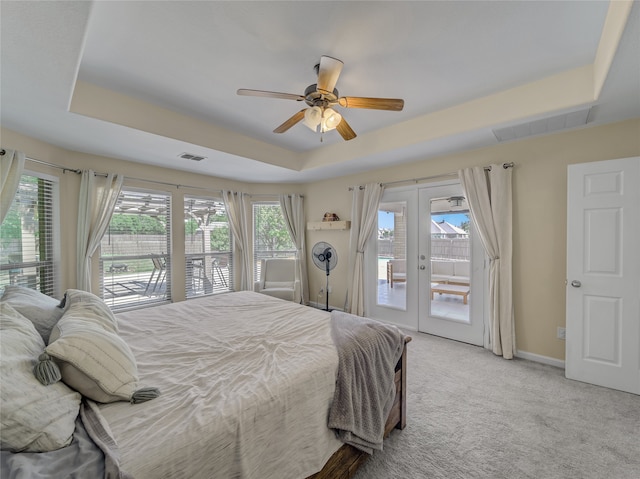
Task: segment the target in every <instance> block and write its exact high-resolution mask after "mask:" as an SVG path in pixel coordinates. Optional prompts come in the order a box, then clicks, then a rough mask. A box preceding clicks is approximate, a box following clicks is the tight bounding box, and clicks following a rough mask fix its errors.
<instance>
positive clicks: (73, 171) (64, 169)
mask: <svg viewBox="0 0 640 479" xmlns="http://www.w3.org/2000/svg"><path fill="white" fill-rule="evenodd" d="M5 154H6V150H5V149H4V148H2V149H0V156H4V155H5ZM25 160H28V161H31V162H33V163H39V164H41V165H45V166H49V167H51V168H57V169H59V170H62V172H63V173H64V172H67V171H70V172H72V173H76V174H78V175H80V174H82V170H78V169H74V168H67V167H65V166H60V165H56V164H55V163H49V162H48V161H42V160H38V159H36V158H30V157H28V156H27V157H25ZM94 175H95V176H103V177H106V176H107V173H97V172H94ZM125 178H126V179H127V180H135V181H145V182H147V183H154V184H158V185H165V186H174V187H176V188H178V189H180V188H191V189H194V190H205V191H209V192H212V193H214V192H218V191H219V192H222V190H214V189H211V188H206V187H204V186H190V185H181V184H178V183H168V182H166V181H156V180H149V179H146V178H136V177H134V176H125Z"/></svg>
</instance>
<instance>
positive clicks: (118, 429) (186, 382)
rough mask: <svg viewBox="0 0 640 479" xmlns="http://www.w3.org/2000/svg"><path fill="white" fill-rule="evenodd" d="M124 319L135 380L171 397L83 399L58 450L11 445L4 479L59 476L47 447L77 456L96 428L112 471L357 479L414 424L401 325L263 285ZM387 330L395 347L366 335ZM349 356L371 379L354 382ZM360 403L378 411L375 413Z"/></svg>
mask: <svg viewBox="0 0 640 479" xmlns="http://www.w3.org/2000/svg"><path fill="white" fill-rule="evenodd" d="M87 294H88V293H84V292H74V295H75V296H72V298H76V297H83V298H84V297H85V296H86V295H87ZM3 299H4V298H3ZM96 307H98V308H99V309H100V308H101V306H100V305H98V306H96ZM68 310H69V305H68V304H66V305H65V309H64V311H67V312H65V313H64V315H66V314H68ZM101 311H102V310H101ZM3 312H4V310H3ZM64 315H63V316H62V317H63V318H64V317H65V316H64ZM116 321H117V328H118V330H117V335H118V336H119V337H120V338H121V339H122V340H123V341H124V343H126V345H127V347H128V348H130V351H131V353H132V354H133V356H134V357H135V367H136V379H137V380H136V382H135V388H138V391H141V390H149V389H152V388H158V390H159V392H160V395H159V396H158V397H156V398H154V399H151V400H149V401H147V402H142V403H140V404H131V402H129V401H125V400H117V399H116V400H113V401H112V402H106V403H103V402H96V401H92V400H88V399H87V398H86V397H84V398H82V399H81V406H80V407H81V411H80V412H81V414H80V416H79V418H77V419H76V422H75V425H74V426H75V432H74V436H73V438H74V439H73V441H72V443H71V444H70V445H69V446H68V447H65V448H62V449H60V450H57V451H53V452H51V453H50V452H43V453H24V452H22V453H13V452H7V451H3V452H2V477H3V478H4V477H7V478H9V477H21V476H20V475H19V474H14V473H13V472H12V471H15V470H16V469H18V470H20V469H22V468H24V467H29V468H31V474H32V475H31V476H29V477H37V476H38V475H40V474H41V476H42V477H49V476H47V468H48V467H49V466H48V462H47V461H48V459H47V455H50V454H54V455H55V454H60V451H63V452H66V453H67V454H71V455H75V456H76V457H77V454H76V453H75V452H73V451H74V447H75V448H76V449H77V448H78V447H85V446H84V442H85V440H86V436H88V437H89V438H90V439H91V440H90V441H88V442H89V443H91V442H92V441H93V443H94V444H97V445H99V446H100V447H101V448H102V449H104V450H106V454H104V456H103V462H104V464H102V468H103V474H102V475H103V476H104V477H133V478H135V479H146V478H153V479H156V478H164V477H166V478H180V477H184V478H187V477H188V478H197V477H203V478H235V477H237V478H247V479H249V478H258V477H259V478H261V479H266V478H278V479H286V478H299V479H303V478H313V479H325V478H331V479H339V478H343V477H344V478H348V477H351V476H352V475H353V473H354V472H355V470H356V469H357V467H358V465H359V464H360V463H361V462H362V461H364V460H365V459H366V458H367V457H368V455H369V453H371V452H372V451H373V450H379V449H381V448H382V436H383V435H384V436H386V435H388V434H389V433H390V432H391V430H392V429H393V428H399V429H402V428H404V426H405V423H406V406H405V405H406V399H405V398H406V389H405V387H406V343H407V342H408V341H409V340H410V338H408V337H405V336H404V335H402V333H400V331H399V330H397V328H394V327H391V326H388V325H383V324H382V323H377V322H375V321H371V320H366V319H363V318H356V317H352V316H351V315H346V314H344V313H328V312H326V311H321V310H317V309H313V308H308V307H305V306H301V305H298V304H295V303H292V302H288V301H283V300H280V299H276V298H272V297H269V296H266V295H261V294H259V293H254V292H236V293H227V294H223V295H216V296H210V297H204V298H198V299H193V300H189V301H185V302H179V303H173V304H170V305H164V306H159V307H155V308H148V309H143V310H137V311H131V312H126V313H120V314H118V315H117V316H116ZM62 322H64V321H63V320H62V319H61V320H60V323H62ZM60 323H58V324H60ZM345 325H349V326H348V327H346V326H345ZM341 328H342V329H341ZM63 329H64V328H63ZM369 332H371V333H369ZM380 332H382V335H383V338H382V339H381V340H380V341H382V343H384V344H386V347H387V350H385V351H384V352H380V351H381V349H380V348H381V346H380V345H379V344H376V341H379V340H378V339H375V340H373V339H371V338H372V337H373V336H371V337H368V338H366V339H363V340H361V338H364V337H365V336H367V335H369V334H376V335H379V334H380ZM62 333H64V331H63V332H62ZM52 337H53V336H52ZM354 340H355V342H356V343H357V342H359V341H361V344H360V345H358V348H359V349H357V350H355V352H353V351H352V352H350V353H348V354H350V355H351V356H347V353H345V351H346V350H347V349H348V348H349V347H350V346H349V347H348V346H344V345H345V344H347V343H351V342H353V341H354ZM57 341H60V339H58V340H57ZM341 342H342V343H341ZM55 343H56V340H55V339H54V340H53V341H51V342H50V343H49V346H47V349H46V351H47V352H49V353H50V354H51V355H55V354H57V352H56V350H55V348H53V347H52V344H55ZM341 344H342V345H341ZM362 345H364V348H361V347H360V346H362ZM382 347H385V346H382ZM367 348H369V351H368V352H367ZM371 348H375V349H374V350H372V349H371ZM345 357H347V359H345ZM349 357H351V359H348V358H349ZM54 359H56V362H60V361H58V358H54ZM365 360H366V361H365ZM349 361H351V363H353V364H355V365H356V368H357V372H358V373H359V374H358V373H356V374H354V375H352V377H351V378H350V379H349V380H348V381H347V382H345V381H344V379H340V378H341V377H342V376H347V373H345V372H344V364H347V363H348V362H349ZM363 361H364V362H363ZM365 363H372V364H365ZM373 363H376V364H373ZM63 364H64V363H63ZM369 367H375V368H377V369H372V370H370V369H368V368H369ZM358 368H359V369H358ZM362 368H366V369H362ZM62 371H63V372H64V369H62ZM384 378H390V385H389V386H387V385H386V382H385V381H386V380H385V379H384ZM367 383H368V384H369V385H371V384H375V387H374V388H371V387H369V386H367V385H366V384H367ZM127 391H129V392H126V393H125V397H129V396H133V395H135V393H132V392H131V391H133V389H131V388H130V389H128V390H127ZM354 391H355V392H354ZM372 398H373V401H372ZM371 402H373V403H376V402H377V405H378V406H379V408H378V409H379V410H375V411H374V409H375V408H371V407H370V403H371ZM364 403H366V405H363V404H364ZM359 409H363V410H365V411H366V413H367V414H368V415H370V417H367V418H365V419H366V420H364V422H363V418H362V417H360V418H359V417H357V416H358V414H359V413H358V410H359ZM374 413H375V414H374ZM376 414H382V416H381V421H379V420H376V419H375V417H376ZM354 415H355V416H356V417H355V418H354V417H353V416H354ZM345 416H346V419H345ZM372 418H374V419H372ZM343 424H345V426H344V428H343ZM354 424H355V426H354ZM329 425H331V426H332V427H331V428H330V427H328V426H329ZM353 427H355V433H354V430H352V429H353ZM378 432H380V434H378ZM378 435H379V436H380V437H379V438H378ZM369 436H371V437H369ZM373 436H375V437H373ZM3 447H4V443H3ZM94 453H95V451H94ZM30 460H33V461H31V462H32V463H31V464H30V465H28V466H25V464H26V463H27V462H29V461H30ZM92 460H93V459H87V461H86V463H87V464H90V463H91V461H92ZM87 467H88V466H87ZM96 467H97V468H98V469H99V468H100V465H99V464H98V465H97V466H96ZM51 477H54V476H51ZM79 477H84V476H79ZM86 477H89V476H86Z"/></svg>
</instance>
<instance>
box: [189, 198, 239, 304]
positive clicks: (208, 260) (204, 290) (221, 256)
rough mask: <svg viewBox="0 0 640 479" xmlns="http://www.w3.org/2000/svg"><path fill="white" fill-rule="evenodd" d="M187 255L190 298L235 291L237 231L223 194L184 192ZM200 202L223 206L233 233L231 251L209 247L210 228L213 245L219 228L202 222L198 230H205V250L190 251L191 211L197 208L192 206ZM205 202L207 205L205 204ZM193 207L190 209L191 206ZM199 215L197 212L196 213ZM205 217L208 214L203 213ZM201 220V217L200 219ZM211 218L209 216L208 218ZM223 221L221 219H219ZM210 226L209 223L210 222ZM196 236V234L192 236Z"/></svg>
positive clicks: (229, 230) (203, 244) (229, 228)
mask: <svg viewBox="0 0 640 479" xmlns="http://www.w3.org/2000/svg"><path fill="white" fill-rule="evenodd" d="M183 199H184V208H183V209H184V218H185V219H184V223H185V232H184V235H185V236H184V256H185V298H186V299H187V300H189V299H193V298H199V297H202V296H209V295H213V294H222V293H228V292H230V291H234V287H233V284H234V275H233V262H234V255H233V247H234V245H233V233H232V230H231V225H230V222H229V215H228V214H227V211H226V207H225V204H224V200H223V198H221V197H216V196H206V195H205V196H202V195H191V194H188V195H185V196H184V198H183ZM196 202H201V203H203V204H209V203H212V205H211V208H213V209H214V210H215V208H222V209H223V211H224V215H225V217H226V218H227V221H226V223H227V231H228V235H229V250H227V251H206V249H207V248H206V246H205V245H206V243H205V240H204V234H205V233H206V232H207V230H208V231H209V242H208V245H209V247H210V246H211V233H212V232H213V231H214V230H215V229H216V227H213V228H210V229H209V228H207V227H205V228H204V229H202V228H201V225H199V227H198V230H199V231H201V232H202V233H203V239H202V248H203V249H204V250H205V251H200V252H195V251H189V248H188V246H187V243H188V239H189V238H188V233H187V223H188V221H189V218H188V217H187V215H191V214H192V213H193V212H192V211H191V209H190V208H193V207H194V205H195V204H196ZM201 206H204V205H201ZM188 209H189V210H188ZM194 219H195V216H194ZM203 219H204V217H203ZM196 221H197V220H196ZM204 221H208V219H206V220H204ZM217 223H219V222H217ZM207 226H208V225H207ZM191 239H193V238H191Z"/></svg>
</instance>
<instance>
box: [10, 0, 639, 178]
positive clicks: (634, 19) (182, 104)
mask: <svg viewBox="0 0 640 479" xmlns="http://www.w3.org/2000/svg"><path fill="white" fill-rule="evenodd" d="M620 3H624V2H620ZM608 10H609V2H607V1H548V2H539V1H449V2H445V1H412V2H400V1H387V2H379V1H375V2H364V1H358V2H356V1H352V2H348V1H341V2H329V1H299V2H290V1H282V2H273V1H257V2H244V1H231V2H222V1H197V2H187V1H158V2H156V1H127V2H119V1H103V2H63V1H55V2H13V1H4V0H3V1H2V2H1V3H0V13H1V16H2V24H1V26H2V33H1V35H2V36H1V40H2V45H1V48H2V50H1V54H2V56H1V83H0V87H1V89H0V93H1V98H0V99H1V103H0V114H1V121H2V126H3V127H6V128H8V129H11V130H14V131H17V132H20V133H23V134H25V135H28V136H31V137H34V138H37V139H41V140H43V141H46V142H48V143H51V144H54V145H57V146H60V147H63V148H67V149H71V150H75V151H80V152H86V153H92V154H97V155H103V156H107V157H113V158H121V159H126V160H130V161H137V162H141V163H146V164H149V165H159V166H168V167H172V168H177V169H183V170H186V171H192V172H198V173H203V174H209V175H214V176H218V177H223V178H231V179H238V180H243V181H250V182H270V183H272V182H305V181H312V180H317V179H321V178H330V177H333V176H339V175H343V174H348V173H357V172H361V171H364V170H366V169H370V168H378V167H382V166H388V165H391V164H395V163H401V162H406V161H413V160H418V159H428V158H431V157H434V156H438V155H443V154H447V153H452V152H457V151H463V150H467V149H471V148H477V147H481V146H488V145H492V144H496V143H497V140H496V137H495V135H494V134H493V131H492V130H493V128H497V127H505V126H511V125H517V124H520V123H524V122H529V121H533V120H539V119H541V118H546V117H550V116H556V115H558V114H561V113H566V112H572V111H575V110H577V109H581V108H584V107H590V106H593V108H592V110H591V113H590V115H589V124H602V123H609V122H613V121H618V120H623V119H627V118H635V117H640V5H638V4H637V2H634V5H633V8H632V10H631V14H630V15H629V18H628V21H626V27H625V26H624V23H623V24H622V26H621V27H618V31H619V32H622V36H621V40H620V43H619V45H617V44H615V42H614V48H613V52H614V53H615V56H614V57H613V62H612V63H611V65H610V68H609V64H608V63H607V62H604V63H602V62H601V63H598V61H599V60H598V58H599V57H598V53H597V52H598V48H599V47H601V48H602V47H603V45H602V43H603V42H602V41H601V36H603V29H604V30H606V27H605V18H606V17H607V12H608ZM623 28H624V30H623ZM614 33H615V28H614ZM613 37H614V38H615V35H613ZM603 38H604V37H603ZM605 46H606V45H605ZM616 47H617V48H616ZM321 55H329V56H333V57H336V58H339V59H341V60H342V61H343V62H344V69H343V70H342V74H341V75H340V78H339V79H338V83H337V88H338V90H339V91H340V94H341V95H348V96H365V97H390V98H403V99H404V100H405V108H404V110H403V111H402V112H387V111H375V110H358V109H340V112H341V113H342V114H343V116H344V117H345V118H346V119H347V120H348V122H349V124H350V125H351V127H352V128H353V129H354V130H355V131H356V133H357V134H358V137H357V138H355V139H354V140H351V141H349V142H344V141H343V140H342V138H341V137H340V135H339V134H338V133H337V132H336V131H333V132H328V133H326V134H325V135H324V136H323V138H322V142H321V141H320V135H319V134H317V133H313V132H311V131H310V130H308V129H307V128H306V127H304V126H303V125H302V124H298V125H296V126H294V127H293V128H291V129H290V130H289V131H287V132H285V133H283V134H275V133H272V130H273V129H274V128H275V127H277V126H278V125H280V124H281V123H282V122H283V121H285V120H286V119H287V118H289V117H290V116H292V115H293V114H294V113H295V112H297V111H299V110H300V109H301V108H303V107H304V105H301V104H300V103H298V102H295V101H291V100H280V99H270V98H256V97H243V96H238V95H236V90H237V89H238V88H249V89H259V90H271V91H278V92H285V93H295V94H302V93H303V92H304V89H305V88H306V87H307V86H308V85H310V84H312V83H315V81H316V78H315V72H314V70H313V66H314V65H315V64H316V63H318V62H319V60H320V56H321ZM601 64H604V65H605V68H604V70H603V69H602V68H601V70H602V71H604V73H605V74H606V81H605V83H604V87H603V88H602V90H601V91H599V89H598V88H595V94H591V93H592V92H590V91H587V90H588V88H586V89H585V88H582V87H580V86H576V87H575V88H573V85H572V82H575V84H576V85H581V84H582V81H581V79H582V78H583V77H587V76H588V77H589V78H591V79H592V77H593V74H592V71H593V70H594V69H595V70H598V68H596V67H597V65H601ZM591 65H596V67H594V68H592V67H591ZM596 77H597V75H596ZM576 79H577V80H576ZM592 83H593V84H596V85H597V80H595V81H593V82H592ZM543 85H544V88H543ZM587 86H589V85H587ZM563 88H565V89H566V91H564V90H563ZM574 90H575V91H574ZM585 91H586V93H584V92H585ZM540 92H543V94H542V96H541V97H539V98H538V96H537V95H540ZM590 94H591V97H589V95H590ZM506 100H508V101H506ZM505 103H507V104H508V105H507V106H505ZM478 113H480V114H478ZM3 146H5V147H10V146H11V145H3ZM183 152H188V153H194V154H198V155H202V156H205V157H207V159H206V160H204V161H201V162H189V161H187V160H181V159H179V158H178V155H179V154H180V153H183Z"/></svg>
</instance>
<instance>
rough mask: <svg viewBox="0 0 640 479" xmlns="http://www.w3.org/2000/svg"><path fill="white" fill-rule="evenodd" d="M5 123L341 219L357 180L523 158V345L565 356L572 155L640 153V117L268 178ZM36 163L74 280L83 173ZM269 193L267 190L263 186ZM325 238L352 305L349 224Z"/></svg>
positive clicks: (135, 172)
mask: <svg viewBox="0 0 640 479" xmlns="http://www.w3.org/2000/svg"><path fill="white" fill-rule="evenodd" d="M1 133H2V137H1V141H2V146H4V147H5V148H15V149H18V150H21V151H24V152H25V153H26V155H27V156H28V157H32V158H37V159H39V160H43V161H47V162H51V163H54V164H57V165H60V166H65V167H68V168H74V169H75V168H91V169H93V170H95V171H100V172H105V171H118V172H123V173H125V174H126V175H127V176H129V177H135V178H148V179H150V180H156V181H164V182H169V183H179V184H186V185H191V186H197V187H202V188H210V189H211V190H212V191H215V190H220V189H223V188H225V189H235V190H239V191H244V192H248V193H251V194H255V195H267V194H277V193H279V192H288V193H302V194H304V195H305V198H306V200H305V202H306V212H307V219H308V221H320V220H321V219H322V216H323V215H324V213H325V212H332V213H337V214H338V216H340V218H341V219H343V220H350V219H351V192H349V191H348V187H349V186H353V185H360V184H364V183H369V182H391V181H395V180H404V179H411V178H418V177H423V176H432V175H438V174H441V173H449V172H452V171H455V170H457V169H459V168H463V167H469V166H476V165H488V164H491V163H502V162H510V161H513V162H515V164H516V166H515V168H514V171H513V181H514V183H513V195H514V197H513V201H514V209H513V212H514V229H513V232H514V304H515V316H516V340H517V345H518V349H519V350H521V351H527V352H530V353H534V354H538V355H542V356H547V357H551V358H556V359H561V360H562V359H564V342H563V341H560V340H557V339H556V328H557V327H558V326H564V324H565V284H564V281H565V263H566V193H567V191H566V182H567V165H569V164H573V163H582V162H589V161H599V160H607V159H613V158H624V157H630V156H638V155H640V120H629V121H626V122H621V123H616V124H612V125H606V126H601V127H592V128H584V129H580V130H576V131H572V132H568V133H558V134H555V135H549V136H545V137H540V138H532V139H528V140H521V141H518V142H512V143H506V144H501V145H497V146H493V147H489V148H483V149H479V150H474V151H468V152H465V153H460V154H455V155H449V156H444V157H440V158H436V159H430V160H423V161H418V162H414V163H406V164H402V165H398V166H395V167H393V168H384V169H377V170H374V171H369V172H366V173H363V174H358V175H351V176H345V177H341V178H337V179H332V180H326V181H319V182H316V183H310V184H303V185H291V184H286V185H258V184H249V183H241V182H234V181H229V180H224V179H220V178H214V177H206V176H202V175H196V174H192V173H183V172H177V171H175V170H169V169H164V168H156V167H150V166H147V165H140V164H134V163H130V162H126V161H120V160H115V159H110V158H103V157H98V156H94V155H86V154H83V153H78V152H72V151H67V150H64V149H60V148H56V147H53V146H51V145H49V144H47V143H44V142H41V141H37V140H33V139H31V138H29V137H26V136H24V135H21V134H18V133H15V132H12V131H9V130H6V129H2V131H1ZM27 167H28V168H30V169H32V170H35V171H42V172H45V173H48V174H50V175H53V176H57V177H59V178H60V191H61V206H62V207H61V216H62V218H61V234H62V265H63V267H62V278H61V279H62V285H63V286H62V287H63V289H66V288H70V287H74V286H75V275H76V273H75V245H76V240H75V234H76V216H77V197H78V191H79V185H80V178H79V176H78V175H76V174H74V173H63V172H62V171H61V170H59V169H56V168H49V167H46V166H42V165H38V164H35V163H31V162H28V163H27ZM134 183H135V185H136V186H143V187H147V188H150V189H154V190H164V191H170V192H171V193H172V194H173V198H174V214H175V215H178V216H177V217H180V216H181V215H182V198H183V195H184V194H203V193H204V192H203V191H202V190H190V189H188V188H179V189H177V188H175V187H170V186H161V185H157V184H150V183H145V182H132V181H129V182H128V184H134ZM274 198H275V197H274ZM259 199H261V200H263V199H265V197H264V196H260V198H259ZM181 227H182V223H181V222H176V223H175V228H176V229H175V230H174V231H173V232H172V240H173V249H174V254H177V255H178V256H177V257H176V260H175V262H174V267H175V271H174V278H173V282H172V289H173V291H172V293H173V295H174V296H173V297H174V299H175V300H181V299H183V298H184V277H183V276H184V274H183V273H184V271H183V270H181V269H180V268H181V267H182V265H181V263H183V261H179V259H180V251H183V248H184V246H183V245H184V231H182V230H181V229H180V228H181ZM317 241H328V242H330V243H331V244H332V245H334V246H335V247H336V250H337V252H338V255H339V257H340V261H339V264H338V266H337V267H336V269H335V270H333V271H332V274H331V285H332V288H333V292H332V294H331V298H330V301H331V305H332V306H334V307H338V308H340V307H342V306H343V305H344V301H345V292H346V289H347V271H348V258H347V252H348V245H349V231H326V230H322V231H308V232H307V248H308V250H310V248H311V247H312V246H313V245H314V244H315V243H316V242H317ZM94 269H95V268H94ZM309 277H310V278H309V279H310V299H311V301H317V300H318V297H317V293H318V291H319V289H320V287H322V286H324V284H325V279H326V277H325V275H324V273H323V272H322V271H320V270H319V269H318V268H316V267H315V266H314V265H313V264H312V263H311V262H310V260H309ZM321 301H322V298H321Z"/></svg>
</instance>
